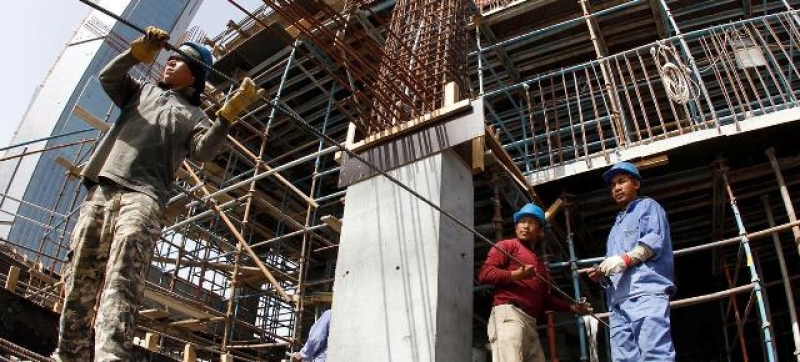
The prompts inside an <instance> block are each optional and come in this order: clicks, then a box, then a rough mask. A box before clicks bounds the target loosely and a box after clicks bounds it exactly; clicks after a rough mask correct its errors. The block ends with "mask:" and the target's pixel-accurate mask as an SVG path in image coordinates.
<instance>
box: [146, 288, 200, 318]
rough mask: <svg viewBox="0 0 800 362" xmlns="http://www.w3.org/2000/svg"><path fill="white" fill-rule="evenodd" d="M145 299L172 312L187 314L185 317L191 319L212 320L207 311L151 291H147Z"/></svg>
mask: <svg viewBox="0 0 800 362" xmlns="http://www.w3.org/2000/svg"><path fill="white" fill-rule="evenodd" d="M144 297H145V298H146V299H147V300H150V301H153V302H156V303H158V304H161V305H163V306H166V307H168V308H169V309H170V310H174V311H176V312H179V313H182V314H185V315H187V316H189V317H192V318H198V319H203V318H210V317H211V316H212V315H211V314H209V313H207V312H205V311H203V310H201V309H199V308H195V307H192V306H191V305H188V304H186V303H181V302H178V301H176V300H173V299H172V298H170V297H168V296H165V295H162V294H160V293H156V292H154V291H151V290H149V289H145V291H144Z"/></svg>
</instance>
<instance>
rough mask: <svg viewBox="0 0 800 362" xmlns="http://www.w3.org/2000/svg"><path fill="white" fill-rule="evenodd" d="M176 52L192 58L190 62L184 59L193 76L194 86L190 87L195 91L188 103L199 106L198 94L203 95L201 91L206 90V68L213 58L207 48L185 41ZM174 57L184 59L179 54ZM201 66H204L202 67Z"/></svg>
mask: <svg viewBox="0 0 800 362" xmlns="http://www.w3.org/2000/svg"><path fill="white" fill-rule="evenodd" d="M178 50H180V51H181V52H183V53H184V54H186V55H188V56H190V57H191V58H192V59H191V60H189V59H184V61H185V62H186V64H187V65H188V66H189V70H191V72H192V75H194V84H193V85H192V86H193V87H194V89H195V90H197V92H196V93H195V95H194V96H193V97H192V98H191V99H190V100H189V102H190V103H192V104H195V105H199V104H200V93H203V90H205V88H206V79H207V78H208V73H209V71H208V68H209V67H210V66H211V65H212V64H213V63H214V57H212V56H211V51H210V50H208V48H206V47H204V46H203V45H202V44H200V43H196V42H193V41H187V42H185V43H183V44H181V45H180V46H179V47H178ZM174 56H177V57H179V58H184V56H183V55H182V54H180V53H176V54H175V55H174ZM203 64H205V65H206V66H205V67H204V66H203Z"/></svg>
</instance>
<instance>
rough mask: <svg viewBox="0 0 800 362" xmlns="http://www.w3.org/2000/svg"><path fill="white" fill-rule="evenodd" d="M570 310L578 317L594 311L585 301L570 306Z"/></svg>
mask: <svg viewBox="0 0 800 362" xmlns="http://www.w3.org/2000/svg"><path fill="white" fill-rule="evenodd" d="M569 310H570V311H571V312H572V313H575V314H578V315H586V314H589V313H591V312H592V311H594V309H593V308H592V305H591V304H589V303H588V302H585V301H578V303H575V304H573V305H571V306H569Z"/></svg>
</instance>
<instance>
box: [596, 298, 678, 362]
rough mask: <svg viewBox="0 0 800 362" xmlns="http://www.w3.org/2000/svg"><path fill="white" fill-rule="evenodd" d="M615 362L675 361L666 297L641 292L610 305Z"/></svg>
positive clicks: (612, 355)
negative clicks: (638, 294)
mask: <svg viewBox="0 0 800 362" xmlns="http://www.w3.org/2000/svg"><path fill="white" fill-rule="evenodd" d="M610 322H611V359H612V360H613V361H614V362H641V361H675V347H674V346H673V345H672V336H671V335H670V326H669V324H670V323H669V298H668V297H667V296H666V295H663V294H662V295H640V296H636V297H633V298H630V299H628V300H625V301H623V302H622V303H619V304H617V305H615V306H613V307H612V308H611V317H610Z"/></svg>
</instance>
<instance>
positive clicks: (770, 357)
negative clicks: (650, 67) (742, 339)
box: [662, 0, 775, 362]
mask: <svg viewBox="0 0 800 362" xmlns="http://www.w3.org/2000/svg"><path fill="white" fill-rule="evenodd" d="M662 1H663V0H662ZM722 180H723V182H724V183H725V189H726V190H727V192H728V197H729V198H730V205H731V209H732V210H733V216H734V218H735V220H736V226H737V227H738V228H739V237H740V238H741V242H742V248H743V249H744V252H745V257H746V258H747V267H748V270H749V271H750V281H751V282H752V283H753V286H754V288H753V294H755V297H756V303H757V304H758V315H759V317H760V318H761V330H762V332H763V334H764V344H765V346H764V348H765V349H766V352H767V361H769V362H775V349H774V348H773V345H772V334H771V333H770V329H769V325H770V321H769V318H768V316H767V311H766V306H765V305H764V298H763V295H762V291H761V281H760V280H759V277H758V272H757V271H756V268H755V265H754V264H753V255H752V252H751V251H750V242H749V239H748V238H747V230H746V229H745V227H744V222H743V221H742V215H741V214H740V213H739V207H738V206H737V204H736V196H734V194H733V190H732V189H731V185H730V183H729V182H728V172H727V170H726V171H724V172H723V173H722Z"/></svg>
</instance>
